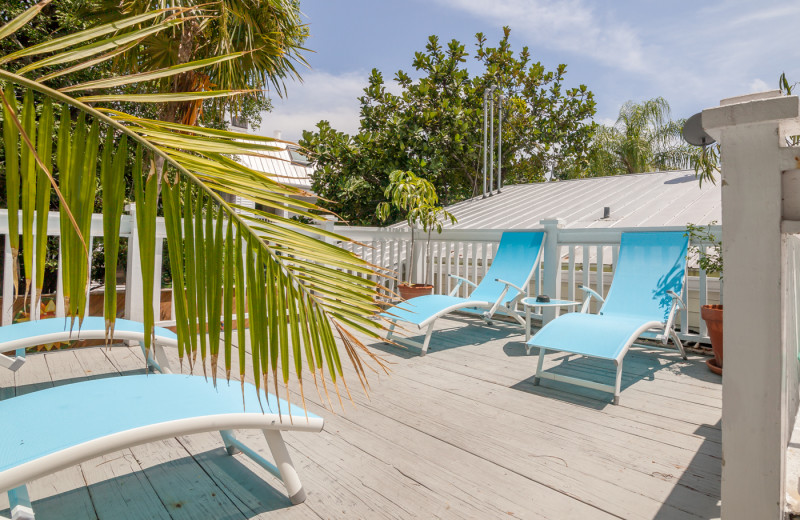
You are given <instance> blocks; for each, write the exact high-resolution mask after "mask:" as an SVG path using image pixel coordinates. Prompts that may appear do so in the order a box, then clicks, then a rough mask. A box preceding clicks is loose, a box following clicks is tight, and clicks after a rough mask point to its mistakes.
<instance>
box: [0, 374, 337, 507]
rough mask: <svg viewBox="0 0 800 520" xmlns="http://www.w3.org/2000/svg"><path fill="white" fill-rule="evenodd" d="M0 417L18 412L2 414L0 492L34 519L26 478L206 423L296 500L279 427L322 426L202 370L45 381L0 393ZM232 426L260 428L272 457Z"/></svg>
mask: <svg viewBox="0 0 800 520" xmlns="http://www.w3.org/2000/svg"><path fill="white" fill-rule="evenodd" d="M243 391H244V405H243V404H242V397H243V396H242V392H243ZM245 405H246V406H245ZM261 406H263V411H262V407H261ZM279 408H280V414H279ZM0 417H6V418H8V417H16V418H18V419H19V420H5V421H3V427H2V428H0V492H4V491H7V492H8V495H9V502H10V505H11V512H12V518H13V519H14V520H21V519H33V510H32V507H31V503H30V499H29V497H28V492H27V487H26V483H28V482H30V481H32V480H35V479H37V478H39V477H42V476H44V475H48V474H50V473H53V472H55V471H58V470H61V469H64V468H67V467H70V466H73V465H75V464H79V463H81V462H84V461H86V460H89V459H91V458H93V457H98V456H100V455H103V454H106V453H111V452H114V451H118V450H120V449H124V448H127V447H130V446H135V445H138V444H144V443H148V442H153V441H156V440H160V439H167V438H170V437H175V436H178V435H190V434H194V433H200V432H208V431H219V432H220V434H221V436H222V441H223V443H224V445H225V447H226V449H227V452H228V454H229V455H232V454H234V453H235V452H236V451H237V450H240V451H241V452H242V453H244V454H245V455H247V456H249V457H250V458H252V459H253V460H254V461H255V462H256V463H258V464H259V465H261V466H262V467H264V468H265V469H267V470H268V471H269V472H270V473H272V474H273V475H275V476H276V477H277V478H279V479H281V480H282V481H283V483H284V485H285V486H286V489H287V492H288V495H289V498H290V500H291V502H292V503H294V504H298V503H300V502H303V501H304V500H305V492H304V490H303V487H302V484H301V483H300V480H299V478H298V476H297V473H296V471H295V469H294V466H293V465H292V460H291V458H290V457H289V453H288V451H287V450H286V445H285V443H284V441H283V438H282V436H281V430H284V431H286V430H290V431H308V432H319V431H321V430H322V427H323V420H322V418H320V417H317V416H316V415H313V414H311V413H309V414H308V416H306V414H305V412H304V411H303V410H302V409H301V408H299V407H296V406H289V405H288V404H287V403H286V402H285V401H282V400H279V399H277V398H276V397H275V396H273V395H269V398H268V400H267V398H265V396H264V393H263V392H262V393H261V401H259V399H258V391H257V390H256V388H255V387H254V386H253V385H250V384H245V385H244V389H242V387H241V386H240V385H239V384H238V383H235V384H232V385H228V384H227V383H223V382H220V383H219V384H218V385H217V387H216V388H215V387H214V386H213V385H212V384H211V382H210V381H207V380H205V378H203V377H200V376H188V375H181V374H151V375H136V376H123V377H110V378H106V379H96V380H92V381H86V382H81V383H73V384H68V385H64V386H58V387H55V388H49V389H47V390H41V391H38V392H34V393H31V394H26V395H23V396H19V397H12V398H10V399H6V400H3V401H0ZM21 418H24V420H23V419H21ZM234 429H259V430H262V431H263V433H264V436H265V437H266V440H267V444H268V446H269V449H270V451H271V452H272V456H273V459H274V460H275V464H274V465H273V464H272V463H270V462H269V461H267V460H266V459H264V458H263V457H261V456H260V455H259V454H258V453H256V452H255V451H254V450H252V449H250V448H248V447H247V446H245V445H243V444H242V443H241V441H239V440H238V439H236V437H235V436H234V434H233V432H232V430H234ZM54 432H57V433H54Z"/></svg>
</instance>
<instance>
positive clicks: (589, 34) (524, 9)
mask: <svg viewBox="0 0 800 520" xmlns="http://www.w3.org/2000/svg"><path fill="white" fill-rule="evenodd" d="M437 1H438V2H440V3H443V4H446V5H449V6H451V7H454V8H457V9H460V10H463V11H466V12H469V13H471V14H473V15H475V16H477V17H480V18H488V19H490V20H493V21H494V22H496V23H498V24H502V25H512V29H513V30H514V31H515V32H517V31H519V32H521V33H522V34H523V35H524V36H526V37H527V38H528V39H530V40H531V41H534V42H537V43H539V44H540V45H544V46H547V47H550V48H553V49H559V50H564V51H568V52H572V53H576V54H580V55H585V56H589V57H592V58H594V59H596V60H598V61H600V62H602V63H605V64H607V65H612V66H614V67H616V68H619V69H622V70H628V71H643V70H647V69H649V68H650V64H649V63H648V62H647V61H646V60H645V59H644V56H643V49H642V47H643V44H642V41H641V38H640V37H639V35H638V34H637V32H636V31H635V30H634V29H632V28H631V27H629V26H628V25H627V24H625V23H623V22H621V21H619V20H616V19H614V18H613V17H612V16H611V15H609V14H600V13H598V12H596V11H595V10H594V8H593V6H592V5H591V4H590V3H588V2H585V1H584V0H562V1H558V0H495V1H493V2H491V3H490V4H487V3H486V2H485V1H483V0H437Z"/></svg>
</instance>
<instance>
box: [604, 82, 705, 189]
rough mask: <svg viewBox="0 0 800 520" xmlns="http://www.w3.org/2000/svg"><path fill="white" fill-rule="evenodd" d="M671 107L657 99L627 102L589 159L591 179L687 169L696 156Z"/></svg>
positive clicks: (681, 123)
mask: <svg viewBox="0 0 800 520" xmlns="http://www.w3.org/2000/svg"><path fill="white" fill-rule="evenodd" d="M683 123H684V121H683V120H677V121H673V120H672V118H671V114H670V107H669V103H667V101H666V100H665V99H664V98H662V97H657V98H653V99H650V100H647V101H643V102H641V103H637V102H635V101H628V102H627V103H625V104H624V105H622V107H621V108H620V111H619V117H618V118H617V121H616V123H615V124H614V125H613V126H610V127H609V126H600V127H599V128H598V129H597V132H596V134H595V138H594V145H595V146H594V150H592V152H591V154H590V158H589V162H590V166H589V175H590V176H604V175H618V174H623V173H641V172H649V171H658V170H676V169H683V168H688V167H690V165H691V164H692V163H691V161H692V157H693V156H694V155H695V154H696V152H695V151H694V150H692V149H691V148H690V147H689V146H687V145H686V144H685V143H684V142H683V140H682V138H681V129H682V128H683Z"/></svg>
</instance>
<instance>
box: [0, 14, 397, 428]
mask: <svg viewBox="0 0 800 520" xmlns="http://www.w3.org/2000/svg"><path fill="white" fill-rule="evenodd" d="M187 18H189V17H183V18H181V19H172V20H160V21H159V20H158V19H157V18H153V19H152V20H153V21H152V23H151V25H150V26H145V27H142V28H139V26H138V25H137V24H134V23H130V24H129V25H128V27H132V29H131V30H129V31H123V32H121V33H116V32H115V34H114V36H111V37H106V36H107V35H108V34H111V33H104V34H100V33H102V32H103V31H106V30H107V29H108V28H106V29H103V30H102V31H99V32H96V33H95V34H94V35H93V36H92V37H91V38H89V37H88V36H87V35H86V34H84V35H83V36H81V37H80V38H74V39H72V40H69V41H67V43H68V45H64V46H63V47H60V48H58V49H57V50H56V51H51V52H54V54H53V55H52V56H49V57H46V58H43V59H40V60H39V61H36V62H34V63H32V64H30V65H28V66H27V67H23V68H22V69H20V71H19V72H18V73H12V72H9V71H7V70H3V69H2V68H0V80H2V81H5V82H6V84H7V87H6V89H5V93H4V97H3V99H4V114H5V115H6V117H5V123H4V135H3V145H4V146H5V149H6V161H7V164H6V171H7V172H9V173H8V174H7V178H8V179H9V180H10V182H9V181H7V183H6V184H7V190H8V194H9V201H11V200H12V199H13V200H17V201H18V200H19V199H20V197H21V196H22V201H23V204H24V208H23V209H25V210H24V211H23V220H24V223H25V225H23V237H27V235H30V234H31V233H32V231H31V227H32V226H29V224H32V222H33V220H32V219H31V218H30V216H31V215H32V214H33V213H32V211H33V209H32V208H36V207H38V206H40V204H44V203H43V202H40V200H44V197H45V193H46V194H47V197H48V198H49V193H50V191H49V188H48V189H47V190H43V191H42V193H41V197H42V199H39V197H37V196H36V195H37V194H39V193H38V191H37V190H39V187H40V185H41V183H40V182H39V180H40V179H41V176H40V175H39V174H40V173H42V172H47V176H48V177H49V178H50V181H51V183H52V182H53V181H52V178H53V176H52V171H51V170H52V169H53V167H52V165H50V166H48V164H46V163H45V162H43V161H42V160H41V159H40V158H39V156H38V155H37V154H35V153H34V154H33V162H32V160H31V154H29V153H28V152H25V154H23V153H22V151H23V150H24V149H23V148H20V138H22V140H23V141H26V146H27V143H28V141H30V139H29V138H28V133H29V132H26V129H28V130H30V131H31V132H32V131H33V129H34V128H35V127H36V125H35V122H36V121H35V119H31V117H32V115H33V114H34V113H35V112H36V108H37V107H39V106H42V107H46V106H47V103H50V105H51V108H50V111H51V112H50V113H51V115H50V116H48V117H50V118H51V119H54V116H53V115H52V108H53V106H52V105H56V104H58V105H59V110H60V118H59V128H58V135H57V137H56V139H55V157H56V161H55V169H56V170H57V173H58V178H59V183H58V186H55V187H56V188H57V189H56V190H55V191H56V194H57V195H58V196H59V199H60V200H61V205H60V209H61V212H62V219H61V243H60V247H61V250H62V255H63V258H64V261H63V263H62V265H63V271H64V272H63V273H62V274H63V281H64V291H63V294H64V299H65V307H66V309H67V312H68V314H69V315H70V316H72V317H73V320H75V319H77V320H78V321H80V320H81V319H82V317H83V316H85V315H86V311H87V303H88V301H87V298H86V296H87V287H88V285H87V284H88V278H89V257H88V248H87V240H88V237H89V226H90V223H91V214H92V211H93V209H94V201H95V196H96V192H97V190H98V187H100V188H102V190H103V214H104V229H103V235H104V241H105V243H106V245H107V249H106V254H107V255H108V256H107V266H106V268H107V273H108V272H109V271H110V272H111V273H113V272H114V270H113V264H114V259H113V258H112V257H113V256H114V255H115V252H116V251H115V250H114V248H115V239H118V233H119V221H120V218H121V213H122V209H121V206H122V202H123V198H122V195H121V193H123V192H122V191H121V185H122V183H123V182H124V178H125V177H126V176H128V175H130V176H131V177H132V178H133V184H134V190H133V191H134V201H135V203H136V223H135V225H136V227H137V232H138V237H139V245H138V247H139V249H138V253H139V256H140V262H141V265H142V273H141V275H142V276H141V277H142V287H141V290H142V298H141V301H142V302H143V308H144V313H145V314H144V322H145V330H146V331H147V332H146V339H145V346H146V349H149V348H150V343H151V334H152V329H153V325H154V322H155V316H154V313H153V303H154V301H155V292H156V291H155V288H156V285H155V284H156V281H155V280H154V256H155V253H154V249H155V240H156V235H155V222H156V214H157V211H158V207H159V204H161V205H162V206H163V209H164V215H165V224H166V229H167V242H168V248H169V251H168V253H169V255H170V260H171V264H172V269H173V291H174V294H175V302H176V304H175V314H176V316H175V317H176V321H177V322H178V324H179V325H178V336H179V345H180V347H179V356H180V359H181V364H182V365H183V360H184V359H186V360H187V361H188V365H189V368H190V370H193V371H198V370H199V368H200V367H197V362H198V361H199V362H200V363H201V364H202V369H203V371H204V373H206V371H207V370H209V369H210V370H211V376H212V378H216V377H217V370H218V368H220V367H219V365H220V359H219V357H220V352H219V350H220V348H223V349H224V350H225V353H224V356H223V360H224V361H223V364H224V370H225V376H226V377H229V375H230V371H231V364H232V362H233V360H232V356H231V352H232V348H233V335H232V332H231V330H230V324H231V323H232V318H233V317H232V314H233V312H234V310H235V312H236V317H237V325H238V326H237V328H238V329H239V333H238V341H239V345H238V346H239V352H240V358H239V373H240V375H241V376H244V375H245V370H246V369H245V367H246V364H245V362H244V361H245V356H246V353H245V349H244V342H245V341H246V336H245V335H244V326H245V314H247V315H248V317H249V324H250V339H251V354H250V355H251V357H252V361H253V363H252V365H253V367H254V368H253V371H254V372H253V377H254V379H255V381H256V385H257V386H258V387H259V388H262V389H264V391H266V390H267V388H268V386H270V385H269V377H270V374H271V375H272V378H273V380H272V385H271V386H272V387H273V389H274V391H275V392H280V386H283V387H284V389H285V390H284V393H285V395H286V397H288V393H287V390H286V389H288V386H287V385H288V381H289V379H290V378H291V377H294V378H296V379H297V380H298V381H300V383H301V387H302V377H303V366H304V365H305V366H306V367H307V368H308V370H310V371H311V373H312V375H313V377H314V382H315V385H316V384H321V385H322V387H323V390H324V392H325V394H326V395H328V394H329V392H328V385H327V382H326V379H328V378H329V379H330V382H331V383H332V384H333V386H332V388H333V390H334V391H335V392H336V394H337V396H339V399H340V400H341V394H340V389H339V381H340V380H342V381H343V372H342V366H341V359H340V356H339V352H338V346H337V343H336V339H335V335H334V331H337V332H338V333H339V334H342V331H346V328H347V327H351V328H353V329H355V330H359V331H365V332H367V333H370V334H372V335H376V330H377V329H378V328H379V325H378V322H376V321H373V320H371V319H369V318H370V317H372V316H373V315H374V314H376V313H377V312H378V311H379V307H378V306H377V304H376V286H375V284H374V283H373V282H371V281H370V280H369V279H368V278H367V277H365V276H359V275H358V274H362V275H367V276H368V275H370V274H372V273H373V270H372V267H371V266H370V265H369V264H367V263H366V262H364V261H363V260H362V259H360V258H359V257H357V256H356V255H355V254H353V253H350V252H348V251H346V250H344V249H342V248H339V247H337V246H336V245H334V244H331V243H326V242H325V241H321V240H318V239H315V238H312V237H311V236H309V235H310V234H312V233H313V234H314V235H323V236H327V237H330V238H332V239H337V240H344V239H343V237H338V236H337V235H336V234H335V233H330V232H324V231H322V230H319V229H316V228H314V227H311V226H308V225H307V224H303V223H300V222H297V221H293V220H289V219H285V218H283V217H278V216H277V215H272V214H268V213H266V212H253V214H252V215H244V214H240V213H239V212H237V211H236V209H235V208H234V207H233V206H231V205H230V204H229V203H227V202H226V201H225V200H224V199H223V198H222V197H221V196H220V194H219V193H218V192H217V190H219V191H221V192H224V193H230V194H233V195H236V196H239V197H244V198H247V199H250V200H254V201H256V202H258V203H261V204H264V205H265V206H267V207H274V208H281V209H283V208H286V207H287V206H288V207H289V208H291V211H293V212H294V213H295V214H298V215H302V216H309V217H311V218H313V217H314V216H315V215H316V212H318V211H320V210H319V208H317V207H316V206H315V205H313V204H311V203H309V202H305V201H301V200H298V199H297V198H295V197H297V196H302V195H304V194H305V192H303V191H302V190H297V189H295V188H291V187H289V186H285V185H283V184H281V183H280V182H278V179H276V178H275V177H274V176H272V175H268V174H263V173H260V172H254V171H253V170H249V169H247V168H245V167H244V166H242V165H241V164H239V163H237V162H236V161H234V160H233V159H232V158H231V157H229V156H230V155H232V154H243V153H250V154H258V153H259V151H266V150H268V149H270V148H271V144H272V143H271V142H270V140H269V139H264V138H262V139H256V140H258V141H261V142H263V143H264V144H263V145H249V144H248V146H245V145H243V144H242V142H241V140H242V139H243V138H244V136H243V135H242V134H238V133H235V132H224V131H218V130H213V131H212V130H209V129H199V128H194V127H186V126H185V125H176V124H175V123H163V122H160V121H156V120H147V119H140V118H137V117H135V116H132V115H130V114H125V113H123V112H120V111H116V110H112V109H110V108H109V107H103V108H102V109H101V108H98V107H93V106H90V105H88V104H87V102H88V101H91V102H92V103H103V102H116V101H120V100H125V101H132V100H133V101H143V100H144V99H145V98H135V97H131V96H120V95H118V94H112V95H104V94H99V95H96V96H86V97H83V98H74V97H72V96H71V95H70V94H69V93H68V92H59V91H56V90H54V89H52V88H50V87H48V86H46V85H44V84H43V83H42V82H39V81H36V80H35V79H31V78H28V77H26V76H25V74H26V73H28V72H30V71H33V70H36V69H39V68H42V67H45V66H48V67H56V68H58V67H59V66H66V65H68V64H72V63H77V65H78V66H79V65H80V64H81V63H83V62H85V61H87V60H88V61H91V60H93V59H96V56H98V55H100V54H102V53H104V52H108V51H110V50H113V49H115V48H117V47H119V46H124V45H129V44H130V42H132V41H136V39H137V38H142V37H145V36H146V35H147V34H155V33H156V32H158V31H160V30H163V29H165V28H168V27H170V26H171V24H177V23H183V22H185V21H186V19H187ZM139 23H141V22H139ZM148 31H151V32H148ZM63 43H64V40H62V41H61V43H59V45H62V44H63ZM75 46H77V47H75ZM51 49H52V47H51ZM40 51H41V48H40V49H39V51H37V52H40ZM244 58H246V56H240V57H239V58H238V59H244ZM82 60H83V61H82ZM212 61H213V60H212ZM229 61H230V62H235V61H236V60H235V59H231V60H229ZM0 62H2V58H0ZM227 62H228V61H222V62H218V63H215V65H221V64H223V63H227ZM72 66H73V67H74V66H75V65H72ZM128 79H130V78H128ZM152 79H154V78H153V77H150V78H149V80H152ZM162 79H163V77H162ZM120 81H122V82H124V81H127V80H125V79H121V80H119V81H117V82H111V83H106V84H105V87H103V85H100V86H98V85H97V84H95V85H94V86H93V87H92V88H113V87H116V86H119V85H120V84H122V83H120ZM11 85H14V86H11ZM84 87H85V85H84ZM18 90H19V92H18ZM68 90H69V89H68ZM18 93H21V94H22V95H21V96H19V97H18V95H17V94H18ZM238 93H240V92H234V91H217V92H214V91H211V92H200V93H196V92H194V93H176V94H156V95H151V96H149V97H148V98H146V99H147V100H154V99H158V100H159V102H176V101H180V100H184V99H189V98H191V99H197V98H202V97H213V96H218V95H219V96H223V95H224V96H229V95H235V94H238ZM20 98H21V99H22V100H23V110H22V117H21V121H20V120H19V118H17V115H16V113H17V111H18V103H19V102H18V99H20ZM30 107H33V110H31V109H30ZM45 113H46V111H45V110H44V108H43V109H42V114H43V115H42V116H40V118H39V126H38V130H39V135H38V141H39V143H40V145H39V148H40V151H42V153H44V152H45V151H46V146H45V143H44V142H43V139H44V137H43V133H42V132H44V131H45V130H44V129H46V128H49V127H48V126H47V125H52V124H53V123H48V122H47V117H45ZM50 132H51V133H52V130H50ZM101 134H102V135H103V136H104V137H103V138H101ZM253 137H254V136H249V135H248V136H247V138H248V139H252V138H253ZM50 144H51V145H52V144H53V143H50ZM30 147H31V148H35V147H34V146H33V145H31V146H30ZM132 147H133V148H134V149H135V160H134V161H133V165H132V167H131V166H130V165H126V164H125V160H124V157H125V155H126V152H125V150H126V149H127V148H132ZM248 147H249V148H250V149H249V150H248V149H247V148H248ZM254 149H255V150H254ZM23 155H24V156H23ZM118 158H119V159H118ZM157 163H158V164H159V165H163V167H159V168H157V167H156V164H157ZM31 164H33V165H34V166H33V167H31ZM14 165H16V168H17V169H16V175H15V176H14V178H13V179H12V175H11V173H13V170H14V167H15V166H14ZM37 165H38V167H39V168H41V170H37V169H36V166H37ZM23 170H24V171H23ZM31 171H32V172H34V174H30V172H31ZM31 179H33V180H31ZM98 180H99V182H98ZM22 183H27V184H24V185H23V184H22ZM26 186H27V187H26ZM25 190H27V191H25ZM23 191H24V193H23ZM62 192H63V193H62ZM31 195H34V196H33V197H31ZM14 196H15V197H16V198H14ZM9 209H10V210H11V209H12V207H11V202H10V203H9ZM14 209H15V210H14V211H10V212H9V213H10V215H12V214H13V215H14V217H13V218H16V215H17V211H18V209H19V206H18V205H17V206H16V208H14ZM26 215H27V216H26ZM37 225H38V224H37ZM40 234H41V233H40ZM13 235H14V233H12V236H13ZM24 240H28V238H24ZM16 247H17V248H18V247H19V246H18V243H17V246H16ZM25 249H26V250H27V249H28V248H27V247H26V248H25ZM26 266H27V262H26ZM228 270H230V273H228ZM349 273H357V274H349ZM110 282H111V280H110V279H107V283H106V291H107V293H106V301H107V302H109V301H113V300H114V297H113V294H111V293H110V292H109V291H112V290H113V289H112V287H113V286H114V284H113V283H110ZM129 289H130V290H133V289H138V288H129ZM228 300H230V301H228ZM223 302H225V303H223ZM108 305H111V304H110V303H109V304H108ZM105 311H106V318H107V320H108V326H109V328H112V327H113V320H114V309H112V308H111V307H107V308H106V309H105ZM221 321H224V323H225V331H224V334H223V333H222V331H221V330H220V322H221ZM206 332H208V336H207V335H206ZM347 337H348V339H347V340H346V341H345V345H346V348H347V349H348V356H349V357H350V359H351V360H353V364H354V367H355V370H356V373H358V374H359V378H360V379H361V378H362V376H364V375H365V374H364V372H363V371H364V365H363V364H362V362H361V360H359V359H358V357H359V355H366V356H367V358H369V359H371V360H373V361H374V362H376V363H377V364H378V365H382V362H381V360H380V359H379V358H377V357H376V356H375V355H374V354H372V353H371V352H370V351H369V350H368V349H366V347H364V345H361V344H360V343H359V342H358V341H357V340H355V339H354V336H352V335H349V336H347ZM353 346H355V348H353ZM198 351H199V353H200V356H199V360H198V357H197V354H198ZM292 357H294V361H290V358H292ZM326 365H327V366H326ZM279 379H280V381H279ZM280 383H282V385H281V384H280ZM362 386H363V381H362ZM344 388H345V390H346V392H348V393H349V390H348V389H347V386H346V385H345V386H344ZM329 402H330V396H329ZM279 412H280V411H279Z"/></svg>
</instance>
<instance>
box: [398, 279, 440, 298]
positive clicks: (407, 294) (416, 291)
mask: <svg viewBox="0 0 800 520" xmlns="http://www.w3.org/2000/svg"><path fill="white" fill-rule="evenodd" d="M397 291H398V292H399V293H400V297H401V298H402V299H404V300H410V299H411V298H416V297H417V296H427V295H429V294H433V286H432V285H426V284H424V283H412V284H406V283H401V284H400V285H398V286H397Z"/></svg>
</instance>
